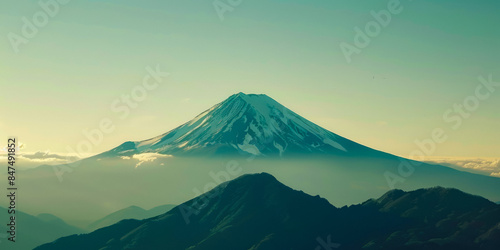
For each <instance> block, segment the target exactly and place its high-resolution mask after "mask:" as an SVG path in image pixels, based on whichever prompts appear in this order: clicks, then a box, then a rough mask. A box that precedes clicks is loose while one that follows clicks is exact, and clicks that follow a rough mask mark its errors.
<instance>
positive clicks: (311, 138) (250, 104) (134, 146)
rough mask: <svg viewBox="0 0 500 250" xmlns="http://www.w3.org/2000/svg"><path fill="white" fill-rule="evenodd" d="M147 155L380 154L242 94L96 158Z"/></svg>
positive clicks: (264, 100) (265, 99)
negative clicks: (146, 138)
mask: <svg viewBox="0 0 500 250" xmlns="http://www.w3.org/2000/svg"><path fill="white" fill-rule="evenodd" d="M148 152H155V153H162V154H170V155H184V156H186V155H195V156H199V155H204V156H206V155H232V154H251V155H268V156H269V155H279V156H283V155H290V154H297V153H299V154H304V153H317V154H334V155H357V154H363V155H365V156H367V155H372V154H378V153H381V152H378V151H375V150H372V149H369V148H367V147H364V146H362V145H360V144H357V143H355V142H353V141H350V140H348V139H346V138H343V137H341V136H338V135H336V134H334V133H332V132H330V131H328V130H326V129H324V128H321V127H320V126H318V125H316V124H314V123H312V122H310V121H308V120H306V119H305V118H303V117H301V116H300V115H298V114H296V113H294V112H293V111H291V110H289V109H288V108H286V107H284V106H283V105H281V104H279V103H278V102H276V101H275V100H273V99H272V98H270V97H269V96H267V95H255V94H249V95H246V94H244V93H238V94H235V95H232V96H230V97H229V98H228V99H226V100H225V101H223V102H221V103H219V104H217V105H215V106H213V107H212V108H210V109H208V110H206V111H205V112H203V113H201V114H200V115H198V116H196V117H195V118H194V119H192V120H191V121H189V122H187V123H185V124H183V125H181V126H179V127H177V128H175V129H173V130H171V131H169V132H167V133H165V134H162V135H160V136H157V137H154V138H151V139H148V140H144V141H137V142H125V143H123V144H122V145H120V146H118V147H116V148H114V149H112V150H110V151H108V152H105V153H103V154H101V155H99V156H98V157H103V156H108V157H110V156H130V155H133V154H138V153H148Z"/></svg>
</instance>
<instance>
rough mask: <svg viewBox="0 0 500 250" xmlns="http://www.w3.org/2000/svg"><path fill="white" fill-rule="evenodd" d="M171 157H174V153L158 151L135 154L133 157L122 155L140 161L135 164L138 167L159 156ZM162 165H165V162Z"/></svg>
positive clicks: (123, 157)
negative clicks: (165, 153) (166, 153)
mask: <svg viewBox="0 0 500 250" xmlns="http://www.w3.org/2000/svg"><path fill="white" fill-rule="evenodd" d="M170 157H173V156H172V155H164V154H158V153H142V154H135V155H133V156H132V157H129V156H122V157H121V158H122V159H124V160H131V159H135V160H138V161H139V162H138V163H137V164H136V165H135V167H136V168H137V167H139V166H140V165H141V164H143V163H144V162H153V161H155V160H156V159H158V158H170ZM161 165H163V163H162V164H161Z"/></svg>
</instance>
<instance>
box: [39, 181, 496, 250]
mask: <svg viewBox="0 0 500 250" xmlns="http://www.w3.org/2000/svg"><path fill="white" fill-rule="evenodd" d="M499 233H500V206H498V205H496V204H494V203H492V202H489V201H488V200H486V199H483V198H481V197H477V196H472V195H469V194H466V193H463V192H461V191H459V190H456V189H445V188H440V187H437V188H431V189H420V190H416V191H413V192H404V191H401V190H392V191H390V192H388V193H386V194H385V195H383V196H382V197H380V198H379V199H372V200H369V201H366V202H364V203H362V204H359V205H353V206H349V207H343V208H340V209H338V208H335V207H334V206H332V205H331V204H329V203H328V202H327V201H326V200H325V199H322V198H320V197H318V196H310V195H307V194H305V193H303V192H301V191H296V190H293V189H291V188H289V187H287V186H285V185H283V184H281V183H280V182H278V181H277V180H276V179H275V178H274V177H273V176H271V175H269V174H266V173H262V174H253V175H244V176H242V177H239V178H237V179H235V180H233V181H230V182H226V183H223V184H221V185H219V186H218V187H217V188H215V189H214V190H212V191H210V192H209V193H206V194H203V195H201V196H199V197H197V198H195V199H192V200H190V201H188V202H186V203H184V204H181V205H179V206H177V207H176V208H174V209H172V210H171V211H169V212H167V213H165V214H163V215H160V216H157V217H153V218H149V219H146V220H142V221H138V220H124V221H121V222H119V223H117V224H114V225H112V226H109V227H105V228H102V229H99V230H96V231H95V232H93V233H90V234H85V235H73V236H69V237H64V238H61V239H58V240H57V241H55V242H52V243H50V244H45V245H42V246H40V247H38V248H37V249H39V250H44V249H190V250H202V249H203V250H204V249H207V250H208V249H218V250H219V249H221V250H224V249H228V250H229V249H231V250H235V249H236V250H237V249H252V250H257V249H259V250H267V249H320V248H321V249H334V248H337V247H338V248H339V249H361V248H363V249H498V247H499V246H500V242H499V239H500V237H498V236H500V235H499ZM325 244H326V245H325ZM323 245H325V246H326V247H329V248H322V246H323ZM318 247H319V248H318Z"/></svg>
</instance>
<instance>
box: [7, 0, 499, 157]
mask: <svg viewBox="0 0 500 250" xmlns="http://www.w3.org/2000/svg"><path fill="white" fill-rule="evenodd" d="M393 1H395V0H393ZM41 2H43V3H45V2H49V3H57V8H55V7H54V5H51V7H49V8H44V7H42V6H40V4H39V3H38V1H34V0H33V1H31V0H30V1H28V0H19V1H5V0H3V1H1V2H0V23H1V24H2V25H1V26H0V35H1V36H2V39H0V140H2V141H3V142H2V143H0V145H4V144H6V142H7V137H8V136H16V137H18V139H19V140H20V141H21V142H22V143H23V148H22V150H23V151H25V152H27V153H28V152H29V153H31V154H32V155H36V152H38V154H41V153H40V152H44V154H45V155H57V154H60V155H64V154H68V153H71V150H69V149H68V147H70V148H73V150H74V149H75V148H76V147H77V145H79V143H80V142H81V141H83V140H88V139H87V137H86V136H85V135H84V132H83V131H87V132H89V131H94V130H96V129H100V128H101V125H102V122H103V120H105V121H104V123H105V124H107V125H106V126H104V127H106V128H108V129H107V130H112V131H111V132H109V131H108V133H103V137H102V140H99V143H95V144H93V145H92V147H91V148H89V149H88V150H85V153H86V154H87V155H92V154H97V153H100V152H103V151H106V150H109V149H111V148H113V147H115V146H117V145H119V144H121V143H123V142H125V141H131V140H144V139H148V138H151V137H153V136H157V135H159V134H162V133H164V132H167V131H169V130H171V129H173V128H175V127H177V126H179V125H181V124H182V123H184V122H186V121H188V120H190V119H192V118H193V117H194V116H196V115H198V114H199V113H201V112H203V111H204V110H206V109H208V108H210V107H211V106H213V105H214V104H216V103H218V102H221V101H223V100H224V99H226V98H227V97H229V96H230V95H232V94H234V93H238V92H244V93H247V94H249V93H256V94H267V95H268V96H270V97H272V98H274V99H275V100H276V101H278V102H280V103H281V104H283V105H285V106H286V107H288V108H290V109H291V110H293V111H295V112H296V113H298V114H300V115H302V116H303V117H305V118H307V119H308V120H310V121H312V122H314V123H316V124H318V125H320V126H322V127H324V128H326V129H329V130H330V131H332V132H334V133H336V134H338V135H341V136H344V137H346V138H349V139H351V140H354V141H356V142H359V143H361V144H364V145H366V146H369V147H372V148H375V149H378V150H382V151H386V152H389V153H392V154H396V155H400V156H404V157H410V155H411V153H412V152H414V151H415V150H419V149H420V150H422V149H421V148H420V147H419V146H418V143H415V141H416V140H417V141H420V142H422V141H426V140H427V141H428V139H432V138H433V136H432V134H433V133H434V132H433V131H435V130H436V129H440V130H441V131H442V132H443V133H444V136H445V137H446V140H445V141H444V142H440V143H437V142H435V140H434V144H435V145H434V146H435V147H434V149H433V150H431V151H432V152H430V153H429V154H428V156H429V157H438V156H439V157H444V156H446V157H489V158H492V157H493V158H495V157H496V158H499V157H500V143H498V142H499V141H500V133H499V132H498V127H499V124H500V112H498V107H500V90H497V91H495V89H497V88H500V87H491V86H490V88H491V89H492V91H489V90H488V88H487V87H485V86H484V85H483V87H478V86H480V85H481V84H482V83H481V82H480V81H479V80H478V78H479V77H484V78H485V79H486V81H488V78H489V77H490V76H491V79H492V80H491V82H500V67H499V65H500V50H499V49H498V44H500V29H499V28H498V24H499V23H500V15H498V9H499V7H500V3H499V2H498V1H465V0H458V1H457V0H454V1H451V0H444V1H430V0H415V1H410V0H406V1H403V0H402V1H400V2H399V4H397V3H395V2H392V1H366V0H363V1H352V0H350V1H347V0H345V1H340V0H339V1H331V0H330V1H327V0H317V1H305V0H303V1H298V0H287V1H283V0H266V1H264V0H252V1H249V0H242V1H241V2H240V3H239V4H235V3H238V1H225V0H220V1H218V0H216V1H212V0H201V1H200V0H197V1H193V0H186V1H170V0H161V1H160V0H144V1H131V0H121V1H118V0H100V1H89V0H72V1H71V0H70V1H67V0H66V1H63V0H60V2H55V0H42V1H41ZM64 2H67V3H65V4H63V3H64ZM231 3H233V5H234V6H231ZM395 4H397V5H395ZM391 6H392V7H391ZM394 6H398V8H394ZM216 7H217V8H219V9H217V8H216ZM45 9H49V10H51V11H46V10H45ZM396 9H397V11H396ZM218 10H219V11H218ZM222 11H225V12H223V13H222ZM372 12H374V13H389V14H390V21H388V22H386V23H383V24H381V22H378V21H377V20H379V19H377V18H375V17H374V16H373V14H372ZM44 13H45V14H44ZM44 15H45V17H46V20H44V19H43V17H44ZM385 17H387V16H385ZM34 18H35V21H33V19H34ZM37 18H38V19H37ZM26 20H28V22H29V23H32V24H33V25H34V26H35V28H36V30H37V31H36V32H33V30H31V33H27V32H26V31H27V30H29V28H26V27H25V26H27V24H26V22H25V21H26ZM385 20H386V21H387V20H388V19H387V18H386V19H385ZM45 21H46V22H45ZM374 22H378V23H376V25H377V24H378V26H376V25H375V26H373V23H374ZM367 25H368V27H371V30H370V29H369V30H368V31H369V33H370V34H371V35H372V36H367V37H368V39H369V42H366V41H365V43H364V44H361V45H363V46H358V47H356V49H357V51H358V52H359V54H358V53H354V54H352V55H351V56H350V60H347V57H346V55H345V53H344V52H343V50H342V47H341V44H344V46H345V45H346V44H350V45H351V46H356V43H355V42H354V41H355V39H356V38H359V37H360V36H359V35H357V33H356V30H357V28H359V29H360V30H362V32H364V34H365V35H366V27H367ZM370 25H371V26H370ZM377 27H378V29H377ZM23 32H24V33H23ZM26 34H27V35H28V36H26ZM13 37H16V39H14V38H13ZM19 37H21V38H22V39H24V40H22V39H21V40H19V39H20V38H19ZM13 39H14V40H15V41H17V43H14V42H13V41H14V40H13ZM359 40H360V39H358V42H359ZM19 41H23V42H22V43H21V42H19ZM358 45H359V43H358ZM351 48H352V47H351ZM151 71H158V72H160V73H157V74H156V78H155V75H151V73H150V72H151ZM161 72H163V73H161ZM166 72H168V76H167V74H166ZM145 77H146V78H148V77H149V80H150V84H155V87H154V88H152V89H151V90H148V89H146V92H145V93H146V94H144V95H143V96H142V97H141V98H140V100H138V99H137V100H138V101H136V102H134V103H133V105H127V106H126V107H127V108H125V106H124V105H125V103H126V102H125V101H123V100H124V99H123V96H127V95H128V96H131V95H132V93H139V92H134V91H137V89H138V88H141V86H143V85H142V84H143V80H144V78H145ZM158 79H159V80H161V82H159V81H158V82H156V80H158ZM478 88H481V89H480V92H479V93H480V95H478V92H477V89H478ZM141 93H143V92H141ZM486 95H487V97H486ZM478 96H479V97H481V98H479V97H478ZM464 101H465V102H466V103H467V104H468V105H469V106H468V107H472V108H469V109H466V110H465V111H464V112H465V113H466V114H464V113H461V114H460V113H458V111H457V110H456V109H455V105H463V104H464ZM132 106H133V107H132ZM124 109H127V111H124ZM118 110H120V111H118ZM443 117H445V118H443ZM110 124H111V125H110ZM110 126H111V127H113V129H109V127H110ZM2 138H3V139H2ZM427 145H428V144H427ZM429 147H430V146H429ZM42 155H43V154H42ZM56 158H57V157H56Z"/></svg>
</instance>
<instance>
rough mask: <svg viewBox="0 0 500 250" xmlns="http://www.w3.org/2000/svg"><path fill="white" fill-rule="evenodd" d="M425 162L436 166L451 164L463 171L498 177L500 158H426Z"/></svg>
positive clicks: (499, 175) (499, 173)
mask: <svg viewBox="0 0 500 250" xmlns="http://www.w3.org/2000/svg"><path fill="white" fill-rule="evenodd" d="M426 161H427V162H433V163H437V164H452V165H454V166H457V167H460V168H463V169H465V170H467V169H470V170H476V171H480V172H483V173H484V174H488V175H491V176H495V177H500V158H467V157H430V158H429V157H426Z"/></svg>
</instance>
